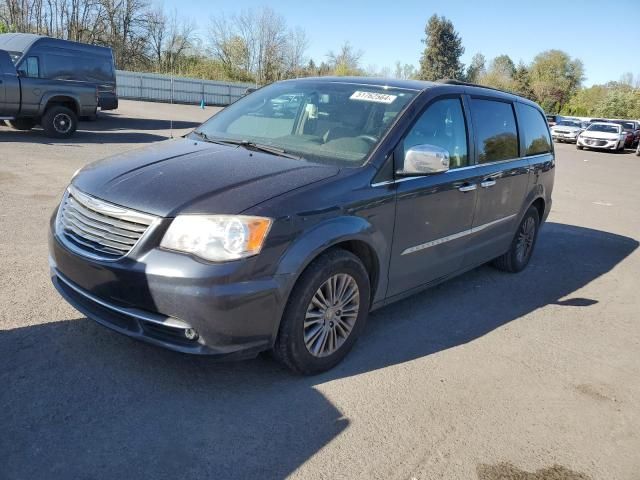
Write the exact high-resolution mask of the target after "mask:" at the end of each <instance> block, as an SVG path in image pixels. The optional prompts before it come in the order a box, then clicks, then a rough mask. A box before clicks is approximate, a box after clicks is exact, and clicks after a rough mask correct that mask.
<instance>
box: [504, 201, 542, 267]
mask: <svg viewBox="0 0 640 480" xmlns="http://www.w3.org/2000/svg"><path fill="white" fill-rule="evenodd" d="M539 226H540V215H539V214H538V209H537V208H536V207H534V206H531V207H529V210H527V213H525V215H524V218H523V219H522V221H521V222H520V225H519V226H518V230H516V234H515V236H514V237H513V241H512V242H511V247H510V248H509V250H508V251H507V252H506V253H505V254H504V255H501V256H499V257H498V258H496V259H495V260H494V261H493V262H492V264H493V266H494V267H496V268H497V269H498V270H503V271H505V272H510V273H518V272H520V271H522V270H524V269H525V267H526V266H527V265H528V264H529V260H530V259H531V254H532V253H533V247H535V245H536V239H537V238H538V227H539Z"/></svg>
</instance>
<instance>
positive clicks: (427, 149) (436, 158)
mask: <svg viewBox="0 0 640 480" xmlns="http://www.w3.org/2000/svg"><path fill="white" fill-rule="evenodd" d="M447 170H449V152H448V151H447V150H445V149H444V148H441V147H437V146H435V145H426V144H425V145H414V146H413V147H411V148H410V149H408V150H407V151H406V152H405V153H404V163H403V165H402V170H399V171H398V172H396V173H397V174H398V175H402V176H412V175H430V174H432V173H441V172H446V171H447Z"/></svg>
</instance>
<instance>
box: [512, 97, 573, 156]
mask: <svg viewBox="0 0 640 480" xmlns="http://www.w3.org/2000/svg"><path fill="white" fill-rule="evenodd" d="M516 109H517V110H518V121H519V122H520V132H521V135H522V137H523V140H524V145H525V148H524V150H525V155H540V154H542V153H549V152H550V151H551V138H549V129H548V128H547V123H546V122H545V121H544V118H543V117H542V114H541V113H540V112H539V111H538V110H537V109H535V108H533V107H531V106H529V105H525V104H523V103H516ZM561 123H563V124H566V123H568V124H569V125H571V126H573V125H574V123H575V122H561ZM576 126H577V125H576Z"/></svg>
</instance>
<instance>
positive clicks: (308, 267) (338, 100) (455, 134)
mask: <svg viewBox="0 0 640 480" xmlns="http://www.w3.org/2000/svg"><path fill="white" fill-rule="evenodd" d="M283 98H291V99H295V103H292V105H293V106H292V107H291V108H282V99H283ZM554 169H555V156H554V150H553V143H552V141H551V136H550V133H549V128H548V126H547V122H546V119H545V115H544V112H543V111H542V110H541V109H540V107H539V106H538V105H536V104H535V103H533V102H531V101H529V100H526V99H524V98H520V97H517V96H514V95H511V94H508V93H504V92H501V91H497V90H493V89H488V88H482V87H478V86H474V85H469V84H463V83H460V82H453V81H448V82H433V83H432V82H421V81H401V80H381V79H371V78H344V77H341V78H330V77H329V78H307V79H296V80H287V81H282V82H278V83H275V84H272V85H270V86H267V87H263V88H260V89H258V90H257V91H255V92H253V93H251V94H249V95H247V96H245V97H244V98H242V99H240V100H239V101H238V102H236V103H234V104H233V105H231V106H229V107H227V108H226V109H224V110H222V111H221V112H219V113H217V114H216V115H214V116H213V117H212V118H210V119H209V120H208V121H206V122H205V123H204V124H202V125H201V126H199V127H197V128H196V129H195V130H194V131H193V132H191V133H190V134H188V135H186V136H185V137H183V138H180V139H177V140H170V141H167V142H162V143H157V144H155V145H153V146H150V147H147V148H143V149H140V150H135V151H132V152H128V153H125V154H120V155H117V156H115V157H111V158H108V159H106V160H102V161H99V162H97V163H93V164H90V165H88V166H86V167H84V168H83V169H81V170H80V171H79V172H77V173H76V174H75V176H74V177H73V179H72V181H71V184H70V185H69V187H68V188H67V189H66V191H65V192H64V195H63V197H62V201H61V203H60V206H59V208H58V209H57V210H56V211H55V212H54V214H53V216H52V218H51V233H50V242H49V244H50V266H51V274H52V280H53V283H54V284H55V286H56V287H57V289H58V290H59V292H60V293H61V294H62V296H63V297H64V298H65V299H67V300H68V301H69V302H70V303H71V304H72V305H73V306H75V307H76V308H77V309H78V310H79V311H81V312H82V313H84V314H85V315H86V316H87V317H89V318H92V319H94V320H95V321H97V322H99V323H101V324H102V325H104V326H106V327H109V328H111V329H113V330H115V331H117V332H120V333H122V334H125V335H128V336H130V337H133V338H136V339H140V340H143V341H146V342H149V343H152V344H154V345H158V346H161V347H166V348H169V349H171V350H174V351H178V352H183V353H192V354H207V355H214V356H217V357H224V358H246V357H252V356H255V355H256V354H258V353H259V352H261V351H265V350H272V351H273V353H274V355H275V357H276V358H278V359H279V360H280V361H281V362H283V363H284V364H285V365H287V366H288V367H290V368H291V369H293V370H294V371H296V372H299V373H304V374H312V373H317V372H321V371H324V370H327V369H329V368H331V367H333V366H334V365H336V364H337V363H338V362H340V361H341V360H342V359H343V358H344V357H345V355H346V354H347V353H348V352H349V350H350V349H351V348H352V347H353V345H354V342H355V341H356V340H357V338H358V337H359V336H360V334H361V333H362V332H363V328H364V325H365V321H366V319H367V315H368V313H369V312H370V311H372V310H374V309H377V308H379V307H381V306H383V305H387V304H389V303H391V302H394V301H396V300H399V299H401V298H404V297H406V296H408V295H411V294H414V293H416V292H418V291H421V290H424V289H425V288H427V287H430V286H433V285H436V284H438V283H440V282H443V281H445V280H447V279H450V278H451V277H453V276H455V275H459V274H461V273H463V272H465V271H468V270H470V269H473V268H475V267H477V266H479V265H482V264H484V263H486V262H492V264H493V265H495V266H496V267H497V268H499V269H502V270H504V271H507V272H514V273H515V272H520V271H521V270H523V269H524V268H525V267H526V266H527V264H528V263H529V260H530V259H531V256H532V252H533V250H534V247H535V244H536V238H537V236H538V232H539V230H540V226H541V224H542V223H543V222H544V220H545V219H546V217H547V215H548V213H549V210H550V208H551V193H552V189H553V178H554Z"/></svg>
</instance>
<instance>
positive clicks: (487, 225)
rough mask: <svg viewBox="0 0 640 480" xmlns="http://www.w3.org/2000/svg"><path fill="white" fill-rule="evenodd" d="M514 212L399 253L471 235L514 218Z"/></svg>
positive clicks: (408, 252)
mask: <svg viewBox="0 0 640 480" xmlns="http://www.w3.org/2000/svg"><path fill="white" fill-rule="evenodd" d="M515 216H516V214H515V213H514V214H513V215H508V216H506V217H502V218H499V219H497V220H494V221H492V222H489V223H483V224H482V225H478V226H477V227H473V228H470V229H468V230H463V231H462V232H458V233H454V234H452V235H447V236H446V237H442V238H438V239H436V240H431V241H430V242H425V243H421V244H420V245H415V246H413V247H409V248H407V249H406V250H404V251H403V252H402V253H401V254H400V255H408V254H410V253H415V252H419V251H420V250H424V249H426V248H430V247H435V246H436V245H441V244H443V243H446V242H450V241H452V240H457V239H458V238H462V237H466V236H467V235H471V234H474V233H477V232H480V231H482V230H485V229H487V228H490V227H493V226H494V225H497V224H499V223H502V222H506V221H507V220H511V219H512V218H514V217H515Z"/></svg>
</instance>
